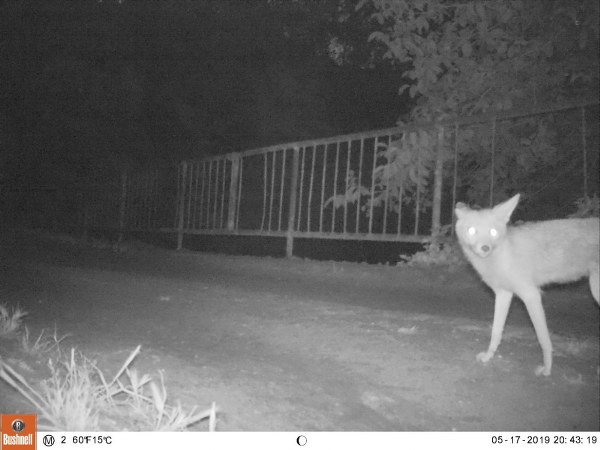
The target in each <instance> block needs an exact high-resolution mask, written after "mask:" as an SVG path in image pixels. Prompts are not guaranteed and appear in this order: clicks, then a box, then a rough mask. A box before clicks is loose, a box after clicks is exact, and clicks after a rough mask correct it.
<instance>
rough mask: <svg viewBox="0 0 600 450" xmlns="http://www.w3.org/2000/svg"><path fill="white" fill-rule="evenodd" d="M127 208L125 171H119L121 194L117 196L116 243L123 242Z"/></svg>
mask: <svg viewBox="0 0 600 450" xmlns="http://www.w3.org/2000/svg"><path fill="white" fill-rule="evenodd" d="M126 208H127V172H126V171H123V172H121V196H120V198H119V235H118V238H117V243H118V244H120V243H121V242H123V237H124V235H125V225H126V223H125V214H126Z"/></svg>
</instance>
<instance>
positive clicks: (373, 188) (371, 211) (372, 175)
mask: <svg viewBox="0 0 600 450" xmlns="http://www.w3.org/2000/svg"><path fill="white" fill-rule="evenodd" d="M378 144H379V136H375V140H374V141H373V169H372V170H371V205H370V207H369V234H372V233H373V207H374V206H373V205H374V203H375V169H377V145H378Z"/></svg>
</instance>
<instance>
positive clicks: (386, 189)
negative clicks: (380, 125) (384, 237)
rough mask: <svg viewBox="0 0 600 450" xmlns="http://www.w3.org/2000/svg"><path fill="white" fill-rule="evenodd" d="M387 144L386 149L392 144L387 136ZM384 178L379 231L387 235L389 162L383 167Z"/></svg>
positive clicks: (390, 138)
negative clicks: (381, 222) (381, 219)
mask: <svg viewBox="0 0 600 450" xmlns="http://www.w3.org/2000/svg"><path fill="white" fill-rule="evenodd" d="M387 141H388V143H387V145H388V148H389V145H390V144H391V142H392V137H391V136H389V137H388V139H387ZM385 172H386V173H385V176H384V179H385V180H386V182H385V197H384V199H383V228H382V230H381V232H382V233H383V234H385V233H387V221H388V205H389V201H390V181H391V176H390V172H391V171H390V164H389V161H388V163H387V164H386V166H385Z"/></svg>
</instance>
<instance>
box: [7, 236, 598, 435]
mask: <svg viewBox="0 0 600 450" xmlns="http://www.w3.org/2000/svg"><path fill="white" fill-rule="evenodd" d="M492 300H493V299H492V295H491V293H490V292H489V291H488V290H487V288H485V286H483V285H482V284H481V282H479V281H478V279H477V277H476V276H475V275H474V274H473V273H472V271H470V270H469V269H467V268H460V269H458V270H455V271H449V270H447V269H439V268H437V269H416V268H397V267H383V266H367V265H358V264H349V263H331V262H329V263H327V262H314V261H306V260H283V259H273V258H254V257H233V256H222V255H213V254H193V253H189V252H188V253H186V252H184V253H176V252H174V251H167V250H157V249H151V248H144V247H139V246H137V247H135V248H131V247H130V248H129V249H128V250H127V251H125V252H122V253H117V252H114V251H111V250H110V249H101V248H89V247H86V246H82V245H77V244H72V243H69V242H64V241H63V242H61V241H57V240H55V239H47V238H44V239H41V238H40V237H39V236H38V237H35V236H33V235H26V236H23V235H17V234H13V233H9V232H4V233H3V237H2V239H1V248H0V301H1V302H5V303H8V304H10V305H13V304H16V303H17V302H18V303H19V304H20V305H21V307H22V308H23V309H25V310H26V311H28V312H29V313H30V314H29V316H28V317H27V320H26V324H27V326H28V327H29V328H30V330H31V334H32V335H36V333H39V331H40V330H42V329H44V328H46V329H48V330H50V331H52V330H53V328H54V327H55V326H56V328H57V330H58V334H59V335H64V334H69V335H70V336H69V337H68V338H67V339H65V340H64V341H63V342H62V343H61V347H63V348H67V349H68V348H69V347H70V346H76V347H77V348H78V349H80V350H81V351H83V352H84V353H85V354H88V355H92V356H93V357H94V358H96V359H97V360H98V364H99V366H101V368H102V369H103V371H104V372H105V373H108V374H112V373H114V372H116V371H117V370H118V368H119V367H120V365H121V364H122V363H123V362H124V360H125V359H126V357H127V355H128V354H129V353H130V352H131V351H132V350H133V349H134V348H135V347H136V346H137V345H138V344H141V345H142V353H141V354H140V356H138V358H137V360H136V362H135V365H136V367H138V368H139V369H140V370H142V371H144V372H150V373H154V372H156V370H159V369H162V370H163V371H164V375H165V383H166V386H167V390H168V392H169V400H170V401H172V402H175V401H176V400H180V401H181V402H182V403H183V404H184V405H186V406H191V405H198V406H199V407H200V408H202V409H204V408H206V407H208V406H209V405H210V403H211V402H212V401H215V402H216V403H217V405H218V407H219V409H220V414H219V416H218V417H219V418H218V423H217V430H221V431H237V430H242V431H246V430H262V431H292V430H304V431H311V430H325V431H385V430H395V431H401V430H411V431H419V430H439V431H443V430H459V431H462V430H471V431H477V430H487V431H490V430H533V431H542V430H555V431H558V430H562V431H569V430H598V429H599V408H600V407H599V377H598V353H599V351H598V342H599V339H598V334H599V325H598V323H599V310H598V306H597V305H596V303H595V302H594V301H593V299H592V297H591V295H590V293H589V289H588V287H587V283H578V284H576V285H571V286H567V287H554V288H549V289H547V292H546V294H545V299H544V302H545V305H546V314H547V316H548V323H549V327H550V330H551V332H552V334H553V335H552V338H553V344H554V348H555V353H554V355H555V359H554V368H553V373H552V376H551V377H549V378H538V377H536V376H535V375H534V373H533V372H534V369H535V367H536V366H537V365H538V364H540V363H541V356H542V355H541V350H540V348H539V346H538V344H537V341H536V338H535V334H534V332H533V329H532V326H531V324H530V322H529V319H528V317H527V314H526V312H525V310H524V308H523V307H522V305H521V303H520V301H518V300H517V301H515V302H513V305H512V308H511V314H510V315H509V318H508V324H507V327H506V330H505V335H504V341H503V343H502V345H501V346H500V349H499V352H498V353H497V356H496V357H495V358H494V359H493V360H492V361H491V362H490V363H488V364H487V365H482V364H480V363H478V362H476V361H475V355H476V354H477V353H478V352H480V351H482V350H484V349H485V348H486V347H487V343H488V339H489V332H490V328H491V320H492V315H493V301H492ZM15 348H16V347H15V346H14V345H12V346H11V345H8V344H6V343H3V342H2V341H0V356H2V357H3V358H4V359H5V360H10V361H12V362H13V363H16V362H18V360H19V358H20V357H21V356H20V355H19V354H18V352H16V350H15ZM23 358H24V357H23ZM31 367H32V366H31V365H27V364H23V365H22V370H21V373H22V374H23V375H24V376H26V377H28V378H29V379H32V380H35V378H36V373H35V371H31ZM17 368H19V365H18V364H17ZM28 371H29V372H32V373H29V372H28ZM30 409H31V408H30V407H29V406H27V404H26V403H25V402H24V401H23V400H22V399H21V398H20V397H19V396H18V394H16V392H15V391H14V390H12V388H10V387H9V386H8V385H7V384H6V383H3V382H1V381H0V411H3V412H17V411H27V410H30ZM205 428H206V425H205V424H199V425H197V427H196V428H194V429H199V430H200V429H205Z"/></svg>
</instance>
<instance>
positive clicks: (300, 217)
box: [292, 147, 306, 230]
mask: <svg viewBox="0 0 600 450" xmlns="http://www.w3.org/2000/svg"><path fill="white" fill-rule="evenodd" d="M305 159H306V147H302V168H301V169H300V199H299V201H298V223H297V225H296V227H297V229H298V230H299V229H300V226H301V224H302V201H303V200H304V166H305ZM292 166H293V164H292ZM292 176H293V175H292Z"/></svg>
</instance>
